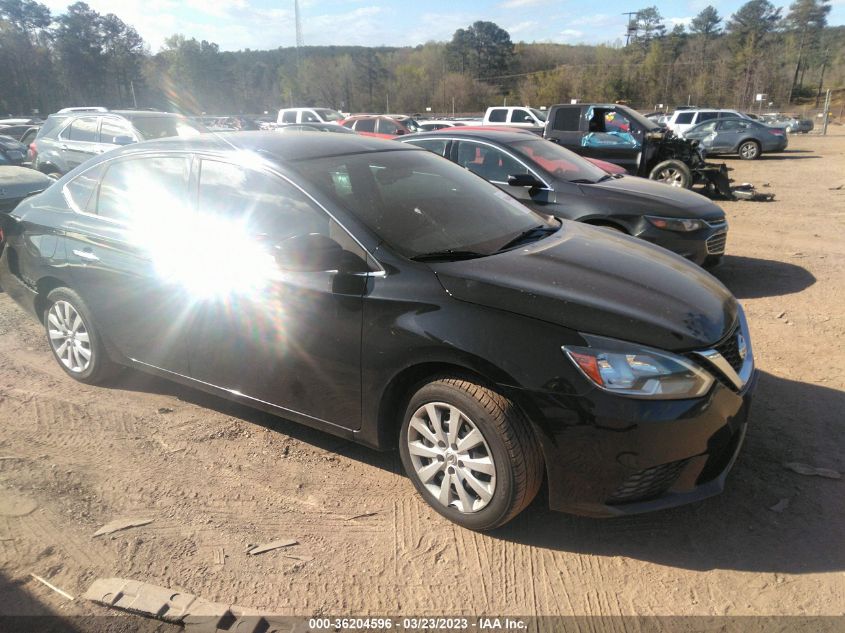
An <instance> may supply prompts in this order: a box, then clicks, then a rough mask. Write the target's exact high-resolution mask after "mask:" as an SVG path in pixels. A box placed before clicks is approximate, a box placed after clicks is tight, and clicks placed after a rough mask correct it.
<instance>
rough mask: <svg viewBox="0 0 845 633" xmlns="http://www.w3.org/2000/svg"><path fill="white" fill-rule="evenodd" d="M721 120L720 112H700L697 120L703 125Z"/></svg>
mask: <svg viewBox="0 0 845 633" xmlns="http://www.w3.org/2000/svg"><path fill="white" fill-rule="evenodd" d="M717 118H719V113H718V112H699V113H698V119H697V120H696V122H697V123H702V122H704V121H710V120H711V119H717Z"/></svg>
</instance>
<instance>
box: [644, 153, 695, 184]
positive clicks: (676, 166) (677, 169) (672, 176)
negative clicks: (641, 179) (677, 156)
mask: <svg viewBox="0 0 845 633" xmlns="http://www.w3.org/2000/svg"><path fill="white" fill-rule="evenodd" d="M649 178H651V179H652V180H657V181H660V182H663V183H666V184H667V185H671V186H672V187H681V188H683V189H689V188H690V187H692V171H690V168H689V167H688V166H687V165H686V163H683V162H681V161H679V160H674V159H670V160H664V161H663V162H662V163H658V164H657V165H655V166H654V169H652V170H651V173H650V174H649Z"/></svg>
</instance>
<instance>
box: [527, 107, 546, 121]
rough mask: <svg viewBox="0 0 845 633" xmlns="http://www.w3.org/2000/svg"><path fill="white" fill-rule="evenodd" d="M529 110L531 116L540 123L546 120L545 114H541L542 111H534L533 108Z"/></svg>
mask: <svg viewBox="0 0 845 633" xmlns="http://www.w3.org/2000/svg"><path fill="white" fill-rule="evenodd" d="M529 109H530V110H531V112H532V114H534V116H535V117H537V118H538V119H540V120H541V121H545V120H546V113H545V112H543V111H542V110H535V109H534V108H529Z"/></svg>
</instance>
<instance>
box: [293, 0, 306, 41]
mask: <svg viewBox="0 0 845 633" xmlns="http://www.w3.org/2000/svg"><path fill="white" fill-rule="evenodd" d="M293 13H294V16H295V18H296V48H297V50H298V49H300V48H302V47H303V46H305V42H303V41H302V19H301V18H300V16H299V0H293Z"/></svg>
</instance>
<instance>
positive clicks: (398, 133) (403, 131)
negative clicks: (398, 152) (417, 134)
mask: <svg viewBox="0 0 845 633" xmlns="http://www.w3.org/2000/svg"><path fill="white" fill-rule="evenodd" d="M403 134H406V132H405V130H403V129H402V128H399V129H398V130H396V136H402V135H403Z"/></svg>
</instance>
